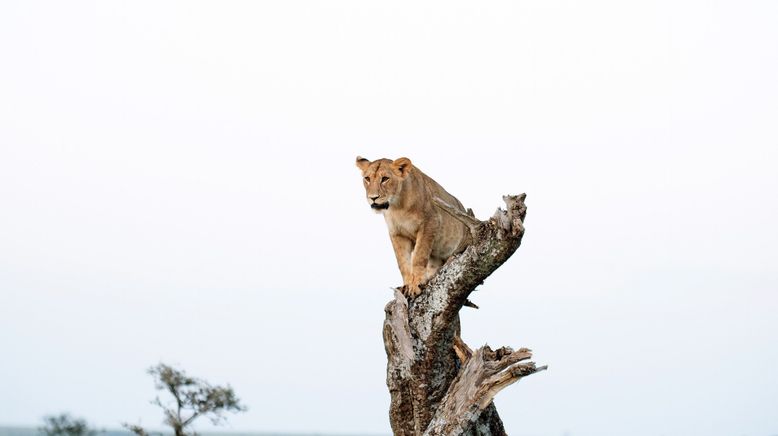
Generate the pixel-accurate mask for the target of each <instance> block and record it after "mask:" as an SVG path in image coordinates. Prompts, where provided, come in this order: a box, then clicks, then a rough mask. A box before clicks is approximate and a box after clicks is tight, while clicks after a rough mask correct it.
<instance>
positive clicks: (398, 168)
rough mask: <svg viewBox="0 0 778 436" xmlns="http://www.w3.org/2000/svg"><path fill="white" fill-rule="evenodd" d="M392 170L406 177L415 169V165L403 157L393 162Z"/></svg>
mask: <svg viewBox="0 0 778 436" xmlns="http://www.w3.org/2000/svg"><path fill="white" fill-rule="evenodd" d="M392 169H393V170H394V171H395V172H396V173H397V174H398V175H400V176H401V177H405V176H407V175H408V174H409V173H410V172H411V170H412V169H413V164H412V163H411V160H410V159H408V158H407V157H401V158H399V159H397V160H395V161H393V162H392Z"/></svg>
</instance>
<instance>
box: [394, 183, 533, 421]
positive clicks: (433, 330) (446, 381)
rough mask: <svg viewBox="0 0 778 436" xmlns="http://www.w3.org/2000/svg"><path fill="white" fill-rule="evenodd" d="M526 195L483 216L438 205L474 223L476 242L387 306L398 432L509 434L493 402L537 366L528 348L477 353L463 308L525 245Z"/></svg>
mask: <svg viewBox="0 0 778 436" xmlns="http://www.w3.org/2000/svg"><path fill="white" fill-rule="evenodd" d="M525 198H526V195H525V194H521V195H518V196H504V197H503V200H504V201H505V203H506V205H507V210H502V209H499V208H498V209H497V212H495V214H494V216H492V218H490V219H489V220H488V221H478V220H477V219H475V218H473V217H472V215H468V214H463V213H461V212H459V211H458V210H456V209H454V208H452V207H450V206H449V205H447V204H445V203H444V202H442V201H440V200H436V203H437V205H438V207H440V208H441V209H443V210H444V211H446V212H447V213H449V214H451V215H453V216H455V217H456V218H458V219H459V220H461V221H462V222H464V223H465V224H467V225H468V227H469V228H470V229H471V232H472V233H473V243H472V244H471V245H470V246H469V247H468V248H467V249H466V250H465V251H464V252H462V253H461V254H459V255H456V256H454V257H452V258H451V259H449V261H448V262H447V263H446V264H445V265H444V266H443V267H442V268H441V269H440V271H438V273H437V275H436V276H435V277H434V278H433V279H432V280H430V282H429V283H428V284H427V286H426V287H425V289H424V291H423V292H422V293H421V295H419V296H418V297H417V298H415V299H414V300H412V301H410V302H409V301H408V300H407V299H406V298H405V296H403V294H402V293H401V292H399V290H397V291H395V298H394V300H392V301H390V302H389V304H387V305H386V309H385V311H386V320H385V321H384V347H385V348H386V355H387V359H388V363H387V366H386V384H387V386H388V387H389V393H390V394H391V406H390V409H389V418H390V421H391V426H392V430H393V432H394V434H395V435H396V436H418V435H425V436H427V435H429V436H431V435H449V436H451V435H506V434H507V433H506V432H505V429H504V428H503V424H502V420H501V419H500V416H499V415H498V414H497V410H496V409H495V407H494V404H493V403H492V399H493V398H494V397H495V395H497V393H498V392H499V391H501V390H502V389H503V388H505V387H507V386H509V385H511V384H513V383H515V382H516V381H518V380H519V379H521V378H522V377H525V376H527V375H530V374H534V373H535V372H538V371H542V370H544V369H546V367H545V366H542V367H536V366H535V364H534V363H533V362H529V361H528V359H530V358H531V357H532V354H531V353H530V350H528V349H526V348H522V349H519V350H518V351H513V350H512V349H510V348H508V347H502V348H500V349H497V350H492V349H491V348H489V347H488V346H483V347H481V348H479V349H478V350H476V351H475V352H472V351H471V350H470V349H469V348H468V347H467V345H465V344H464V342H462V341H461V339H460V338H459V310H460V309H461V308H462V306H463V305H464V304H465V303H466V301H467V297H468V296H469V295H470V293H471V292H473V290H475V288H476V287H477V286H478V285H480V284H482V283H483V281H484V279H486V278H487V277H488V276H489V275H490V274H492V273H493V272H494V271H495V270H496V269H497V268H498V267H499V266H500V265H502V264H503V263H504V262H505V261H506V260H508V258H509V257H510V256H511V255H512V254H513V253H514V252H515V251H516V249H517V248H519V245H520V244H521V238H522V236H523V235H524V216H525V215H526V212H527V208H526V206H525V205H524V199H525Z"/></svg>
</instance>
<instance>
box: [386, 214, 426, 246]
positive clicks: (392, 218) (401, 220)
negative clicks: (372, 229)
mask: <svg viewBox="0 0 778 436" xmlns="http://www.w3.org/2000/svg"><path fill="white" fill-rule="evenodd" d="M384 219H385V220H386V226H387V227H388V228H389V234H390V235H401V236H404V237H406V238H408V239H412V240H413V239H416V234H417V233H418V232H419V227H421V219H419V218H418V217H416V216H415V215H413V214H410V213H406V212H403V211H391V210H387V211H386V212H384Z"/></svg>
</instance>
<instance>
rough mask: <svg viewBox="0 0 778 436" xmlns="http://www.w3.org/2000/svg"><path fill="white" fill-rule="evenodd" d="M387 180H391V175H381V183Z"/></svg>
mask: <svg viewBox="0 0 778 436" xmlns="http://www.w3.org/2000/svg"><path fill="white" fill-rule="evenodd" d="M387 180H389V177H386V176H383V177H381V183H384V182H385V181H387Z"/></svg>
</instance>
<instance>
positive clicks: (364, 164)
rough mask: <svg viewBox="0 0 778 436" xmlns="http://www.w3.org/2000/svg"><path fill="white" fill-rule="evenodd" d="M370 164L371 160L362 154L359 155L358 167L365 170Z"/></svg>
mask: <svg viewBox="0 0 778 436" xmlns="http://www.w3.org/2000/svg"><path fill="white" fill-rule="evenodd" d="M368 165H370V161H369V160H367V159H365V158H364V157H362V156H357V168H359V169H360V170H362V171H364V170H365V169H366V168H367V167H368Z"/></svg>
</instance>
